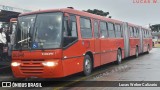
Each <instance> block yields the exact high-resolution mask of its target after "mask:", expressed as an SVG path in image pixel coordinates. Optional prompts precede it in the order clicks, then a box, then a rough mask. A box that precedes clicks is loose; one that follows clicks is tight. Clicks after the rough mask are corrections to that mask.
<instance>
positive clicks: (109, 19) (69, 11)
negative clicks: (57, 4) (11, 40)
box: [19, 8, 141, 28]
mask: <svg viewBox="0 0 160 90" xmlns="http://www.w3.org/2000/svg"><path fill="white" fill-rule="evenodd" d="M47 12H66V13H72V14H76V15H80V16H85V17H90V18H95V19H99V20H102V21H108V22H113V23H119V24H122V23H123V22H122V21H120V20H115V19H111V18H107V17H104V16H100V15H95V14H91V13H88V12H84V11H80V10H75V9H71V8H61V9H48V10H39V11H33V12H28V13H23V14H20V15H19V16H24V15H30V14H38V13H47ZM127 23H128V22H127ZM128 25H130V26H133V27H137V28H139V27H141V26H139V25H135V24H132V23H128Z"/></svg>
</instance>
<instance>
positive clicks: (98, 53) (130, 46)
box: [12, 8, 152, 78]
mask: <svg viewBox="0 0 160 90" xmlns="http://www.w3.org/2000/svg"><path fill="white" fill-rule="evenodd" d="M57 11H58V12H63V13H64V15H67V14H73V15H75V16H76V24H77V33H78V40H77V41H76V42H75V43H73V44H72V45H71V46H69V47H67V48H65V49H64V48H62V49H53V50H33V51H29V50H13V52H12V63H14V62H18V63H20V65H18V66H12V71H13V74H14V76H15V77H16V78H30V77H38V78H60V77H65V76H68V75H71V74H75V73H78V72H82V71H83V66H84V65H83V63H84V56H85V55H89V56H90V57H91V59H92V63H93V68H95V67H98V66H101V65H103V64H107V63H110V62H114V61H116V60H117V50H118V49H120V50H121V53H122V58H126V57H129V56H133V55H135V53H136V47H138V50H139V53H143V52H146V51H147V48H148V46H149V49H150V50H151V49H152V38H151V36H148V37H144V36H143V35H144V33H143V32H144V30H145V31H148V32H150V31H149V30H148V29H145V28H142V27H141V26H137V25H134V24H130V23H126V22H122V21H118V20H114V19H109V18H105V17H102V16H98V15H94V14H89V13H86V12H82V11H78V10H74V9H68V8H67V9H55V10H45V11H37V12H31V13H26V14H21V15H20V16H27V15H31V14H38V13H48V12H57ZM81 16H82V17H87V18H89V19H90V21H91V26H92V28H91V30H92V38H88V39H84V38H82V35H81V27H80V26H81V25H80V17H81ZM94 20H97V22H98V31H99V35H100V36H101V34H102V33H101V32H100V25H99V24H100V22H101V21H103V22H110V23H113V25H115V24H118V25H120V27H121V35H122V37H119V38H117V37H115V38H109V37H106V38H101V37H100V36H99V37H98V38H95V35H94V27H93V25H94ZM129 26H131V27H133V28H138V29H137V30H139V31H138V32H137V33H138V35H137V37H134V35H133V36H131V35H130V33H129V30H128V27H129ZM114 29H115V27H114ZM107 36H109V35H108V32H107ZM46 61H51V62H54V63H55V65H54V66H53V67H47V66H44V65H43V64H42V62H46Z"/></svg>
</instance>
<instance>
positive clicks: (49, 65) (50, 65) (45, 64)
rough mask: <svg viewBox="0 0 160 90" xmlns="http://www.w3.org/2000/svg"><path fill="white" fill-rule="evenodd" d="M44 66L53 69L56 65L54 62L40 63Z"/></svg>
mask: <svg viewBox="0 0 160 90" xmlns="http://www.w3.org/2000/svg"><path fill="white" fill-rule="evenodd" d="M42 64H43V65H44V66H48V67H53V66H56V65H57V63H56V62H43V63H42Z"/></svg>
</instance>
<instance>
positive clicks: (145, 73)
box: [0, 48, 160, 90]
mask: <svg viewBox="0 0 160 90" xmlns="http://www.w3.org/2000/svg"><path fill="white" fill-rule="evenodd" d="M159 68H160V48H153V49H152V51H151V52H150V54H142V55H140V56H139V58H134V57H131V58H127V59H125V60H123V62H122V64H121V65H115V64H114V63H110V64H106V65H103V66H101V67H98V68H96V69H94V71H93V73H92V74H91V75H90V76H88V77H84V76H82V74H81V73H78V74H75V75H72V76H68V77H65V78H62V79H31V81H33V80H34V81H57V80H59V81H61V80H64V81H72V82H68V83H66V82H65V83H63V82H62V83H60V84H61V86H62V87H47V88H46V87H44V88H0V90H24V89H29V90H37V89H39V90H53V89H55V90H58V89H69V90H70V89H71V90H97V89H99V90H146V89H147V90H151V89H153V90H160V88H158V87H67V86H70V85H72V86H76V85H77V86H78V85H79V84H83V83H79V82H80V81H160V69H159ZM10 80H16V81H26V80H22V79H15V78H14V77H13V76H12V72H11V69H10V67H9V66H7V65H5V67H0V81H10ZM27 81H30V80H27ZM50 84H51V86H52V83H50ZM54 84H55V83H54ZM54 84H53V86H54ZM86 86H87V85H86ZM90 86H91V85H90ZM66 87H67V88H66Z"/></svg>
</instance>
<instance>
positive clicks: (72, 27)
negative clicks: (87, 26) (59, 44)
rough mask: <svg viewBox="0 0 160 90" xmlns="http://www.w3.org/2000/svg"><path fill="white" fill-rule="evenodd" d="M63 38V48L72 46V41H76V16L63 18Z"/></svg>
mask: <svg viewBox="0 0 160 90" xmlns="http://www.w3.org/2000/svg"><path fill="white" fill-rule="evenodd" d="M63 38H64V39H63V47H66V46H68V45H70V44H72V43H73V42H74V41H76V40H77V39H78V34H77V23H76V16H74V15H71V16H70V17H66V16H65V20H64V28H63Z"/></svg>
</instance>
